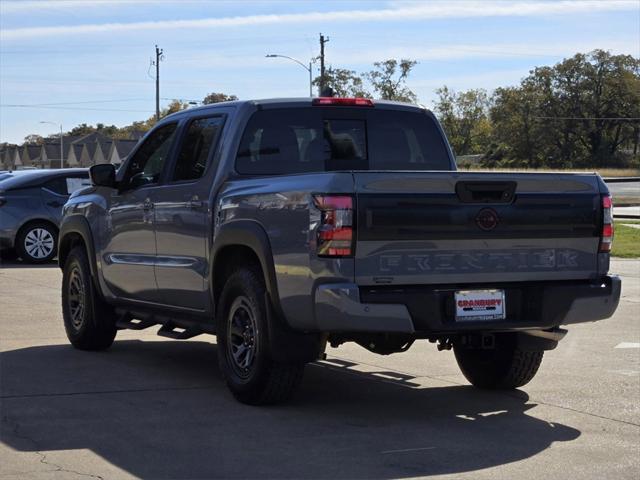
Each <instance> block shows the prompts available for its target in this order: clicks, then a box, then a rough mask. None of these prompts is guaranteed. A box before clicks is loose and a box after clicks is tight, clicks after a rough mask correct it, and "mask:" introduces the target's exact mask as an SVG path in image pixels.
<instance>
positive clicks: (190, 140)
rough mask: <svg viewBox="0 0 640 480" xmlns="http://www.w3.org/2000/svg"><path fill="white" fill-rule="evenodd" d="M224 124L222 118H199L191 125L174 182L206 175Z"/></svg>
mask: <svg viewBox="0 0 640 480" xmlns="http://www.w3.org/2000/svg"><path fill="white" fill-rule="evenodd" d="M222 122H223V119H222V117H211V118H198V119H196V120H193V121H192V122H191V123H190V124H189V127H188V128H187V132H186V133H185V136H184V139H183V141H182V146H181V148H180V152H179V153H178V159H177V161H176V166H175V168H174V170H173V177H172V181H174V182H179V181H184V180H197V179H198V178H200V177H202V175H204V172H205V170H206V169H207V163H208V162H209V161H211V156H212V150H213V149H214V148H215V145H216V143H217V140H218V137H219V136H220V130H221V129H222Z"/></svg>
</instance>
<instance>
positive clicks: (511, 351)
mask: <svg viewBox="0 0 640 480" xmlns="http://www.w3.org/2000/svg"><path fill="white" fill-rule="evenodd" d="M454 353H455V356H456V361H457V362H458V366H459V367H460V370H461V371H462V373H463V375H464V376H465V377H466V379H467V380H469V382H470V383H471V384H472V385H473V386H475V387H478V388H487V389H514V388H518V387H522V386H523V385H526V384H527V383H529V382H530V381H531V379H533V377H534V376H535V375H536V373H537V372H538V368H539V367H540V364H541V363H542V356H543V354H544V352H543V351H542V350H535V351H527V350H522V349H520V348H518V346H517V343H516V337H515V335H512V334H498V335H496V336H495V348H491V349H482V348H471V347H466V346H463V345H454Z"/></svg>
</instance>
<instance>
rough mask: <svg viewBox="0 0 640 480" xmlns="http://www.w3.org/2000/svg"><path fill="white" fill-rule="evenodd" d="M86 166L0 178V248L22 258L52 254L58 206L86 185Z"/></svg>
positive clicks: (43, 257) (44, 259)
mask: <svg viewBox="0 0 640 480" xmlns="http://www.w3.org/2000/svg"><path fill="white" fill-rule="evenodd" d="M89 185H90V183H89V173H88V170H87V169H64V170H22V171H19V172H12V173H6V174H3V176H1V177H0V249H2V250H8V249H15V250H16V252H17V253H18V255H19V256H20V257H21V258H22V260H23V261H25V262H28V263H43V262H47V261H50V260H52V259H53V258H54V257H55V256H56V251H57V240H58V227H59V224H60V218H61V217H62V206H63V205H64V204H65V202H66V201H67V199H68V198H69V195H70V194H71V193H73V192H74V191H75V190H77V189H79V188H82V187H86V186H89Z"/></svg>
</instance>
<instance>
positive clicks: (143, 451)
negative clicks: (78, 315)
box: [0, 260, 640, 480]
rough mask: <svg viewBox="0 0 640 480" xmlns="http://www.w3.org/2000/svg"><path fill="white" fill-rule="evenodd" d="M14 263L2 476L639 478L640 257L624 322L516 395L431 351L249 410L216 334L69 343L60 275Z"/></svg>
mask: <svg viewBox="0 0 640 480" xmlns="http://www.w3.org/2000/svg"><path fill="white" fill-rule="evenodd" d="M3 267H4V268H0V350H1V353H0V401H1V403H0V413H1V424H0V425H1V426H0V433H1V436H0V477H1V478H3V479H14V478H15V479H18V478H20V479H25V478H26V479H51V478H53V479H58V478H60V479H74V478H81V477H85V478H87V477H90V478H104V479H110V478H117V479H119V478H131V477H144V478H181V479H190V478H214V477H215V478H413V477H422V476H431V475H443V478H469V479H474V480H475V479H485V478H486V479H513V478H519V479H522V478H524V479H538V478H539V479H545V480H548V479H554V478H558V479H567V478H594V479H598V480H601V479H603V478H611V479H614V478H615V479H619V478H630V479H631V478H633V479H637V478H638V474H639V472H640V455H639V454H640V373H639V372H640V349H639V348H638V346H639V344H640V322H639V320H640V260H615V261H614V262H613V270H614V271H616V272H618V273H620V274H621V275H622V276H623V278H624V280H623V299H622V302H621V305H620V308H619V310H618V312H617V313H616V315H615V317H614V318H612V319H610V320H606V321H602V322H598V323H593V324H584V325H576V326H572V327H570V328H569V330H570V331H569V334H568V335H567V337H566V339H565V340H564V341H563V342H562V343H561V344H560V346H559V347H558V348H557V349H556V350H554V351H551V352H548V353H547V354H546V355H545V360H544V362H543V365H542V367H541V370H540V372H539V373H538V375H537V376H536V378H535V379H534V380H533V381H532V382H531V383H530V384H529V385H527V386H525V387H524V388H523V389H521V390H519V391H516V392H511V393H496V392H482V391H477V390H474V389H473V388H471V387H469V386H467V383H466V382H465V380H464V378H463V377H462V376H461V375H460V373H459V371H458V368H457V366H456V364H455V361H454V358H453V354H452V353H451V352H437V351H436V349H435V348H434V346H433V345H431V344H428V343H426V342H422V343H420V344H416V345H414V347H413V348H412V349H411V350H409V352H407V353H403V354H397V355H395V356H389V357H380V356H376V355H373V354H369V353H368V352H366V351H364V350H363V349H361V348H359V347H357V346H343V347H341V348H339V349H335V350H329V359H328V361H326V362H322V363H318V364H313V365H310V366H309V367H308V369H307V373H306V376H305V379H304V382H303V385H302V389H301V391H300V392H299V395H298V396H297V397H296V399H295V401H294V402H292V403H291V404H288V405H283V406H277V407H269V408H256V407H248V406H244V405H240V404H238V403H236V402H235V401H234V400H233V399H232V397H231V395H230V394H229V393H228V391H227V390H226V388H225V387H224V385H223V383H222V381H221V379H220V373H219V371H218V368H217V365H216V346H215V344H214V342H213V341H212V340H211V339H209V338H206V337H199V338H196V339H194V340H190V341H183V342H181V341H167V340H165V339H162V337H157V336H155V334H154V333H153V332H151V331H142V332H122V333H120V334H119V336H118V340H117V342H116V343H115V344H114V346H113V347H112V349H111V350H109V351H108V352H103V353H90V352H80V351H76V350H74V349H72V348H71V347H70V346H69V345H68V343H67V341H66V337H65V335H64V329H63V327H62V320H61V311H60V301H59V285H60V280H61V275H60V272H59V270H58V269H57V268H56V267H55V266H54V265H51V266H47V267H38V268H33V267H32V268H28V267H27V268H25V267H22V266H21V265H18V264H6V263H5V265H3Z"/></svg>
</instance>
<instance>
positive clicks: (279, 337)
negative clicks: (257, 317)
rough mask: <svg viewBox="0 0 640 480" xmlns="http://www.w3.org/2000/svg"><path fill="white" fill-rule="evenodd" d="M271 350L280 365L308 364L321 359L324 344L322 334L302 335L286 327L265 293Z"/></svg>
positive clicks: (272, 355) (272, 356) (273, 357)
mask: <svg viewBox="0 0 640 480" xmlns="http://www.w3.org/2000/svg"><path fill="white" fill-rule="evenodd" d="M265 307H266V311H267V324H268V326H269V332H268V335H269V349H270V352H271V358H272V359H273V360H274V361H275V362H278V363H299V362H303V363H308V362H314V361H316V360H318V359H319V358H320V355H321V354H322V353H323V352H322V350H323V345H324V342H323V340H322V335H321V334H320V333H302V332H296V331H294V330H292V329H291V328H290V327H289V326H287V325H285V323H284V321H283V320H282V319H281V318H279V317H278V316H277V315H276V314H275V312H274V311H273V307H272V304H271V299H270V298H269V294H268V293H265Z"/></svg>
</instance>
